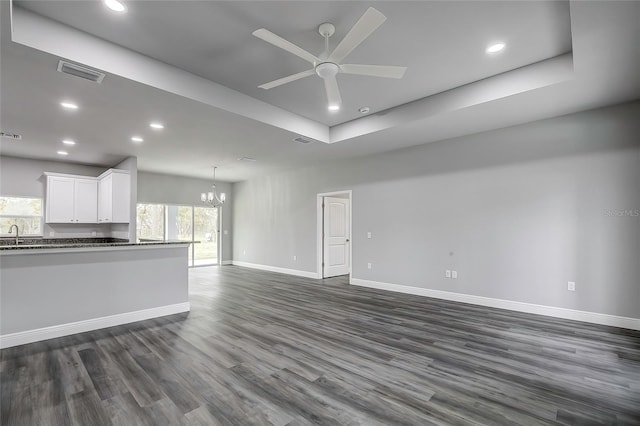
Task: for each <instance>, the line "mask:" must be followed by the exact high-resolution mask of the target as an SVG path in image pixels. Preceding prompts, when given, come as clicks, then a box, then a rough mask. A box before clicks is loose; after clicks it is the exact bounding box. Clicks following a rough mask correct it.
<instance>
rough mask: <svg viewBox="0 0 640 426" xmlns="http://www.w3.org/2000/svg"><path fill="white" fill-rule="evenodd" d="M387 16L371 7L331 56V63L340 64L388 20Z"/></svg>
mask: <svg viewBox="0 0 640 426" xmlns="http://www.w3.org/2000/svg"><path fill="white" fill-rule="evenodd" d="M386 19H387V18H386V16H384V15H383V14H382V13H380V12H379V11H378V10H376V9H374V8H373V7H370V8H369V9H367V11H366V12H365V13H364V15H362V17H360V19H359V20H358V22H356V24H355V25H354V26H353V28H351V30H350V31H349V32H348V33H347V35H346V36H344V38H343V39H342V41H341V42H340V44H338V46H336V48H335V49H334V51H333V52H332V53H331V55H329V59H328V61H329V62H336V63H340V62H341V61H342V60H343V59H344V58H346V57H347V55H348V54H349V53H351V51H352V50H353V49H355V48H356V47H358V45H360V43H362V42H363V41H364V40H365V39H366V38H367V37H369V36H370V35H371V33H372V32H374V31H375V30H376V29H377V28H378V27H379V26H380V25H382V23H383V22H384V21H385V20H386Z"/></svg>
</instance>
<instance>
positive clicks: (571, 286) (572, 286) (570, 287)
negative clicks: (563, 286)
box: [567, 281, 576, 291]
mask: <svg viewBox="0 0 640 426" xmlns="http://www.w3.org/2000/svg"><path fill="white" fill-rule="evenodd" d="M567 290H569V291H576V283H575V282H573V281H569V282H568V283H567Z"/></svg>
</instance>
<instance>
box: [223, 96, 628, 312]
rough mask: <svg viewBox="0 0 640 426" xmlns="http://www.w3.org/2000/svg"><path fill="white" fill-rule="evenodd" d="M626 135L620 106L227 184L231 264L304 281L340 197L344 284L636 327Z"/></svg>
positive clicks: (625, 114)
mask: <svg viewBox="0 0 640 426" xmlns="http://www.w3.org/2000/svg"><path fill="white" fill-rule="evenodd" d="M639 134H640V103H633V104H626V105H620V106H616V107H611V108H605V109H600V110H593V111H588V112H584V113H579V114H574V115H569V116H564V117H559V118H553V119H548V120H543V121H538V122H534V123H529V124H526V125H521V126H516V127H511V128H506V129H501V130H496V131H491V132H486V133H482V134H477V135H472V136H468V137H463V138H457V139H453V140H448V141H442V142H437V143H432V144H427V145H422V146H419V147H413V148H408V149H403V150H399V151H395V152H391V153H386V154H381V155H375V156H369V157H362V158H359V159H352V160H344V161H340V162H333V163H330V164H325V165H324V166H322V167H314V168H306V169H301V170H296V171H291V172H283V173H280V174H274V175H271V176H265V177H261V178H259V179H254V180H250V181H246V182H241V183H237V184H234V185H233V199H232V202H233V214H234V217H233V224H234V245H233V249H234V253H233V259H234V260H237V261H244V262H250V263H256V264H264V265H269V266H276V267H282V268H291V269H297V270H302V271H312V272H315V271H316V244H317V243H316V194H317V193H319V192H329V191H337V190H345V189H352V190H353V204H352V206H353V207H352V214H353V231H352V242H353V278H360V279H366V280H372V281H380V282H387V283H393V284H401V285H407V286H414V287H422V288H429V289H436V290H443V291H450V292H457V293H464V294H471V295H477V296H485V297H491V298H499V299H506V300H512V301H520V302H528V303H534V304H541V305H547V306H555V307H562V308H569V309H577V310H584V311H590V312H599V313H604V314H612V315H621V316H628V317H634V318H640V303H639V301H640V262H638V259H639V254H640V217H638V216H637V212H638V209H640V142H639V141H640V138H639V137H638V135H639ZM344 143H349V142H344ZM624 210H628V211H629V210H630V212H628V214H631V215H630V216H629V215H625V213H620V212H621V211H624ZM618 214H622V216H618ZM367 232H372V237H373V238H372V239H367V238H366V233H367ZM244 253H246V254H244ZM294 255H296V256H297V261H293V256H294ZM367 262H371V263H372V264H373V268H372V269H371V270H368V269H367V267H366V265H367ZM445 269H455V270H457V271H458V274H459V278H458V279H457V280H452V279H445V278H444V271H445ZM567 281H575V282H576V291H575V292H569V291H567Z"/></svg>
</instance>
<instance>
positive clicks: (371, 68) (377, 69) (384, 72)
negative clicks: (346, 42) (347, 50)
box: [340, 64, 407, 78]
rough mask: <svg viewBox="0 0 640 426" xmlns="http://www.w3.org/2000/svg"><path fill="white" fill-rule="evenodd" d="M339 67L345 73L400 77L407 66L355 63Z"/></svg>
mask: <svg viewBox="0 0 640 426" xmlns="http://www.w3.org/2000/svg"><path fill="white" fill-rule="evenodd" d="M340 69H341V70H342V72H343V73H345V74H357V75H369V76H372V77H386V78H402V77H403V76H404V72H405V71H406V70H407V67H395V66H391V65H355V64H343V65H340Z"/></svg>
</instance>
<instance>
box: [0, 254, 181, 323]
mask: <svg viewBox="0 0 640 426" xmlns="http://www.w3.org/2000/svg"><path fill="white" fill-rule="evenodd" d="M51 251H52V252H53V251H55V250H51ZM52 252H47V253H42V252H41V253H20V254H3V255H2V257H0V264H1V266H2V267H1V268H0V291H1V293H2V298H0V313H1V317H0V335H6V334H11V333H19V332H25V331H29V330H35V329H39V328H43V327H51V326H56V325H63V324H70V323H74V322H76V321H86V320H90V319H95V318H100V317H108V316H111V315H117V314H123V313H128V312H135V311H140V310H144V309H151V308H158V307H163V306H168V305H174V304H177V303H185V302H188V301H189V294H188V293H189V289H188V280H189V277H188V272H187V268H186V265H187V249H186V247H176V246H162V247H154V248H140V247H135V248H131V247H124V248H119V249H106V250H91V249H89V250H87V251H67V252H53V253H52Z"/></svg>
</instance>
